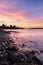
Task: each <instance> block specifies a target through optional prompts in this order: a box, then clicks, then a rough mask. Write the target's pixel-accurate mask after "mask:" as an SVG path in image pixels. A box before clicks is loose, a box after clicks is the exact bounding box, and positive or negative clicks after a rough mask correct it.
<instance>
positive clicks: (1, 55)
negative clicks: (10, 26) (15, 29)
mask: <svg viewBox="0 0 43 65" xmlns="http://www.w3.org/2000/svg"><path fill="white" fill-rule="evenodd" d="M8 34H9V32H5V31H3V30H1V31H0V65H43V61H41V60H40V59H39V58H38V57H37V56H36V55H35V51H26V52H20V51H19V49H18V47H17V46H16V45H15V44H14V43H13V40H11V39H10V37H9V35H8Z"/></svg>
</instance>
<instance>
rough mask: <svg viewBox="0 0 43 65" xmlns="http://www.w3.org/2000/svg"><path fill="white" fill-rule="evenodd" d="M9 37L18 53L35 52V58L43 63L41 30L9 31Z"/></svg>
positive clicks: (42, 33) (42, 35)
mask: <svg viewBox="0 0 43 65" xmlns="http://www.w3.org/2000/svg"><path fill="white" fill-rule="evenodd" d="M10 31H11V32H10V34H9V36H10V37H11V38H12V39H13V41H14V44H16V45H17V46H18V48H19V50H20V51H31V50H34V51H37V52H36V54H35V55H36V56H37V57H38V58H39V59H40V60H42V61H43V52H40V51H43V29H18V30H17V29H16V30H10Z"/></svg>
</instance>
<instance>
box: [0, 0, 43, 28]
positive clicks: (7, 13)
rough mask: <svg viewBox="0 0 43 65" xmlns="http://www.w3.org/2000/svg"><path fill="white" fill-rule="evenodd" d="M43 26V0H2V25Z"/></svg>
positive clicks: (0, 5)
mask: <svg viewBox="0 0 43 65" xmlns="http://www.w3.org/2000/svg"><path fill="white" fill-rule="evenodd" d="M3 23H4V24H7V25H10V24H12V25H16V26H20V27H25V28H30V27H36V28H38V27H43V0H0V25H2V24H3Z"/></svg>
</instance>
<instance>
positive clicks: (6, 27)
mask: <svg viewBox="0 0 43 65" xmlns="http://www.w3.org/2000/svg"><path fill="white" fill-rule="evenodd" d="M0 29H23V28H22V27H17V26H16V25H10V26H7V25H5V24H2V26H0Z"/></svg>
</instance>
